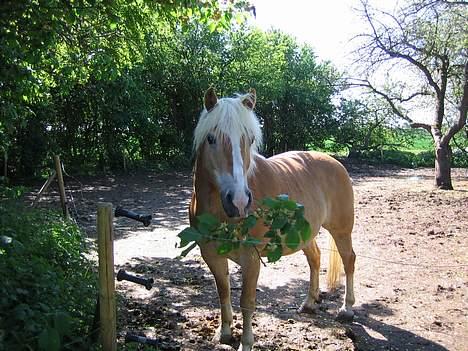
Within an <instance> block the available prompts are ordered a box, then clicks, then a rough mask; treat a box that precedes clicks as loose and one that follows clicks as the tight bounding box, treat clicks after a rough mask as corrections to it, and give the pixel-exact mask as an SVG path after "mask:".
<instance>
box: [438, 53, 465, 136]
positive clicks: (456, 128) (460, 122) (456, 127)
mask: <svg viewBox="0 0 468 351" xmlns="http://www.w3.org/2000/svg"><path fill="white" fill-rule="evenodd" d="M458 108H459V111H460V114H459V116H458V121H457V122H456V123H455V124H454V125H452V126H451V127H450V129H449V130H448V131H447V133H446V134H445V135H444V136H443V137H442V139H441V143H444V144H448V143H449V142H450V139H452V137H453V136H454V135H455V134H457V133H458V131H460V130H461V129H462V128H463V127H464V126H465V125H466V115H467V111H468V61H466V62H465V70H464V84H463V95H462V98H461V102H460V106H459V107H458Z"/></svg>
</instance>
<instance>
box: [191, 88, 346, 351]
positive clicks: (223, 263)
mask: <svg viewBox="0 0 468 351" xmlns="http://www.w3.org/2000/svg"><path fill="white" fill-rule="evenodd" d="M255 101H256V94H255V90H253V89H252V90H251V91H250V93H248V94H246V95H239V96H237V97H235V98H223V99H219V100H218V98H217V97H216V94H215V92H214V90H213V89H212V88H210V89H209V90H208V91H207V92H206V94H205V109H204V110H203V111H202V113H201V115H200V119H199V121H198V125H197V127H196V129H195V133H194V151H195V157H196V161H195V167H194V192H193V194H192V201H191V204H190V223H191V225H194V224H195V221H196V216H198V215H200V214H202V213H205V212H208V213H211V214H213V215H215V216H216V217H218V218H219V219H220V220H222V221H231V222H232V221H235V220H239V218H241V217H245V216H246V215H247V213H248V211H249V209H250V208H251V207H253V208H255V206H256V201H254V199H255V200H260V199H262V198H264V197H267V196H269V197H275V196H277V195H279V194H288V195H289V198H290V199H292V200H294V201H297V202H299V203H301V204H303V205H304V208H305V218H306V219H307V220H308V221H309V223H310V226H311V229H312V236H311V239H310V240H309V241H307V242H304V243H303V244H302V245H300V246H299V247H298V248H297V249H296V250H291V249H289V248H287V247H286V245H284V248H283V254H290V253H293V252H296V251H298V250H302V251H303V252H304V254H305V256H306V257H307V262H308V264H309V266H310V283H309V292H308V295H307V297H306V299H305V301H304V302H303V304H302V306H301V308H300V310H299V311H300V312H312V311H313V310H314V305H315V303H316V302H317V301H318V299H319V268H320V250H319V248H318V246H317V243H316V241H315V236H316V235H317V233H318V231H319V229H320V227H321V226H323V227H324V228H325V229H327V230H328V231H329V232H330V234H331V236H332V237H333V239H334V240H331V243H332V246H331V247H332V249H331V250H330V257H331V258H330V266H329V269H328V275H329V279H328V280H329V286H332V287H333V286H334V285H336V284H337V282H338V279H339V274H340V270H341V262H340V258H339V256H341V260H342V262H343V264H344V269H345V273H346V289H345V299H344V304H343V306H342V307H341V309H340V311H339V315H338V317H340V318H343V319H352V318H353V311H352V305H353V304H354V292H353V273H354V261H355V254H354V251H353V248H352V243H351V231H352V229H353V224H354V206H353V190H352V186H351V181H350V178H349V175H348V173H347V172H346V170H345V168H344V167H343V166H342V165H341V164H340V163H339V162H338V161H336V160H335V159H333V158H331V157H329V156H327V155H325V154H322V153H318V152H287V153H284V154H280V155H276V156H273V157H271V158H267V159H265V158H264V157H262V156H260V155H259V154H258V148H259V146H260V144H261V140H262V137H261V130H260V124H259V122H258V120H257V117H256V116H255V114H254V112H253V109H254V106H255ZM265 231H266V229H265V227H264V226H262V225H261V224H258V225H257V226H255V227H254V228H253V230H252V235H253V236H255V237H257V238H261V239H262V241H263V244H260V245H258V246H257V250H258V251H257V250H255V248H252V247H243V246H241V247H240V249H238V250H236V251H233V252H232V253H230V254H228V255H227V256H221V255H218V254H217V251H216V245H217V244H216V243H215V242H206V243H200V249H201V253H202V256H203V259H204V260H205V262H206V263H207V265H208V267H209V268H210V270H211V272H212V273H213V275H214V278H215V281H216V287H217V290H218V295H219V300H220V305H221V325H220V328H219V330H218V331H217V334H216V337H215V338H217V339H218V340H219V341H220V342H222V343H228V342H229V341H230V340H231V323H232V320H233V318H232V307H231V291H230V282H229V270H228V262H227V259H228V258H229V259H231V260H233V261H234V262H236V263H238V264H239V265H240V266H241V267H242V294H241V301H240V304H241V309H242V316H243V333H242V338H241V346H240V350H242V351H250V350H252V347H253V343H254V336H253V332H252V315H253V312H254V309H255V295H256V286H257V280H258V275H259V271H260V258H259V255H258V252H260V253H261V254H262V250H263V248H264V247H265V244H266V240H268V239H266V238H264V237H263V235H264V233H265ZM335 245H336V246H335ZM337 252H338V253H339V256H338V254H337ZM263 253H264V252H263ZM330 277H331V278H330Z"/></svg>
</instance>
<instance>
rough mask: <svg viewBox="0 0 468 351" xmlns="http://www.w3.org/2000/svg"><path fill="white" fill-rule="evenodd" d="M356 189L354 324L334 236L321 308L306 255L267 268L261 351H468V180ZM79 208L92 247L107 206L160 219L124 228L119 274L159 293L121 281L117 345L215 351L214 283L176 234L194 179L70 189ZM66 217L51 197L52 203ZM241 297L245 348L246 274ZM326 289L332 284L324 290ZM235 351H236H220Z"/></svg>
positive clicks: (376, 183) (96, 183)
mask: <svg viewBox="0 0 468 351" xmlns="http://www.w3.org/2000/svg"><path fill="white" fill-rule="evenodd" d="M347 167H348V169H349V171H350V175H351V178H352V179H353V183H354V189H355V197H356V200H355V205H356V224H355V229H354V232H353V240H354V250H355V252H356V255H357V261H356V274H355V293H356V304H355V312H356V315H355V319H354V322H353V323H348V324H341V323H338V322H336V321H335V320H334V318H335V315H336V312H337V309H338V308H339V306H340V304H341V301H342V295H343V289H341V290H339V291H337V292H334V293H329V292H327V291H326V289H325V283H324V281H325V279H324V278H325V273H326V269H325V267H326V261H327V256H328V252H327V245H328V244H327V240H328V233H327V232H326V231H322V232H321V233H320V234H319V238H318V241H319V246H320V247H321V248H322V267H323V268H322V270H321V286H322V291H323V292H322V294H321V295H322V302H321V305H320V309H319V310H318V312H317V313H316V314H314V315H300V314H298V313H297V312H296V309H297V308H298V307H299V305H300V303H301V302H302V300H303V298H304V297H305V294H306V292H307V284H308V276H309V273H308V266H307V263H306V259H305V257H304V255H303V254H302V253H298V254H295V255H292V256H287V257H283V258H282V259H281V260H280V261H279V262H278V263H276V264H267V267H262V270H261V273H260V279H259V284H258V292H257V312H256V314H255V318H254V333H255V336H256V350H468V274H467V273H468V253H467V252H468V237H467V235H468V215H467V213H468V170H467V169H456V170H453V182H454V187H455V188H456V190H455V191H439V190H434V189H433V187H432V184H433V170H432V169H416V170H408V169H401V168H396V167H372V166H367V165H356V164H355V165H348V166H347ZM66 183H67V184H66V185H67V188H68V189H69V190H68V192H67V194H68V196H69V197H70V198H72V201H71V202H70V209H71V213H72V215H73V216H74V217H75V218H76V219H77V221H78V223H79V224H80V226H82V227H83V228H84V229H85V230H86V233H87V235H88V238H89V240H90V241H91V242H92V241H93V240H94V238H95V230H96V229H95V221H96V218H95V217H96V216H95V212H96V204H97V202H99V201H106V202H112V203H113V204H114V205H115V206H116V205H122V206H124V207H125V208H128V209H131V210H135V211H139V212H141V213H149V214H152V215H153V223H152V225H151V226H150V227H147V228H146V227H143V225H141V224H138V223H135V222H133V221H130V220H128V219H123V218H116V219H115V221H114V223H115V246H114V250H115V264H116V271H117V270H118V269H119V268H125V269H126V270H127V271H129V272H131V273H135V274H138V275H142V276H145V277H151V278H153V279H154V281H155V283H154V288H153V289H152V290H151V291H148V290H146V289H145V288H144V287H141V286H138V285H135V284H132V283H128V282H117V283H116V286H117V289H118V293H119V296H120V298H119V309H118V316H119V322H118V325H119V326H118V334H119V340H120V341H121V342H122V341H123V338H124V335H125V333H126V332H127V331H132V332H135V333H139V334H140V335H145V336H147V337H151V338H158V339H159V340H160V341H161V342H162V346H161V349H162V350H177V349H179V350H213V349H215V344H213V343H212V342H211V338H212V336H213V334H214V331H215V328H216V327H217V325H218V317H219V309H218V301H217V295H216V290H215V286H214V280H213V278H212V276H211V274H210V273H209V271H208V269H207V267H206V265H205V264H204V263H203V261H202V259H201V257H200V255H199V252H198V251H192V252H191V253H190V254H189V255H188V256H187V257H186V258H184V259H179V258H177V255H178V254H179V252H180V250H179V249H177V248H175V246H176V243H177V242H178V241H177V238H176V235H177V233H178V232H179V231H180V230H181V229H183V228H185V227H186V226H187V225H188V218H187V205H188V202H189V198H190V194H191V178H190V174H189V172H181V173H166V174H148V173H146V174H138V175H125V176H108V177H100V178H86V179H84V178H83V179H79V180H78V179H71V178H66ZM50 201H55V202H54V203H55V204H56V205H57V206H58V202H57V200H56V192H53V191H50V193H49V196H48V197H46V198H44V199H43V200H42V202H41V203H42V204H46V203H48V202H49V203H50ZM230 269H231V273H232V294H233V306H234V311H235V320H234V335H235V337H236V342H235V344H234V347H237V346H238V344H239V337H240V333H241V326H242V320H241V315H240V309H239V297H240V274H239V268H238V267H237V266H236V265H235V264H231V266H230ZM322 281H323V284H322ZM218 349H230V348H218ZM230 350H232V349H230Z"/></svg>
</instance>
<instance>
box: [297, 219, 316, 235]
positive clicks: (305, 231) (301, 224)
mask: <svg viewBox="0 0 468 351" xmlns="http://www.w3.org/2000/svg"><path fill="white" fill-rule="evenodd" d="M296 228H297V229H298V230H299V231H300V233H301V238H302V241H307V240H309V239H310V238H311V236H312V230H311V229H310V224H309V222H307V221H306V220H305V219H304V218H302V220H298V221H297V222H296Z"/></svg>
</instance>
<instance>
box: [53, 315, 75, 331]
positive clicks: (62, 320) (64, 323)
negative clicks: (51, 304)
mask: <svg viewBox="0 0 468 351" xmlns="http://www.w3.org/2000/svg"><path fill="white" fill-rule="evenodd" d="M70 321H71V318H70V316H69V315H68V313H65V312H57V313H56V314H55V316H54V328H55V329H56V330H57V332H58V333H59V335H60V336H65V335H69V334H70V332H71V325H70Z"/></svg>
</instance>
